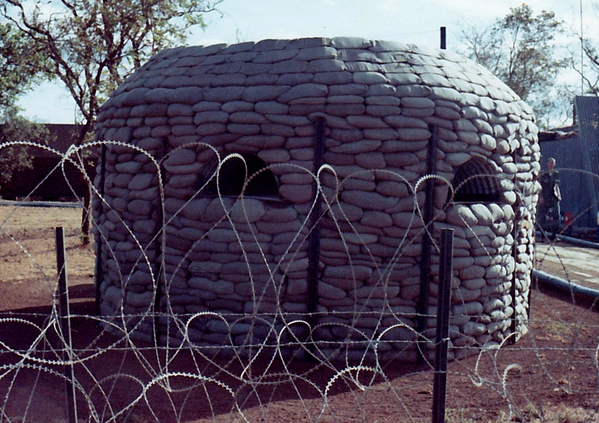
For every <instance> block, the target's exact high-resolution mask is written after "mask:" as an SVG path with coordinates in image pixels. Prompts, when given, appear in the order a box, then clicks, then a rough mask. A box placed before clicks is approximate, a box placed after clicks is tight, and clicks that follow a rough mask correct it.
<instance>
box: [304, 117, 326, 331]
mask: <svg viewBox="0 0 599 423" xmlns="http://www.w3.org/2000/svg"><path fill="white" fill-rule="evenodd" d="M315 125H316V134H315V140H314V141H315V148H314V162H313V169H312V172H313V174H314V175H315V176H316V177H317V176H318V170H319V169H320V167H321V166H322V165H323V163H324V117H322V116H319V117H317V118H316V121H315ZM312 186H313V191H314V195H315V198H316V199H315V204H314V210H313V211H312V218H311V222H310V226H311V232H310V235H309V237H308V243H309V251H308V316H307V317H308V323H309V324H310V328H311V329H312V330H313V329H314V327H315V326H316V324H317V323H318V319H317V316H316V312H317V310H318V279H319V278H318V269H319V266H318V263H319V261H320V223H319V222H320V213H321V201H322V200H321V197H320V192H319V191H318V186H317V183H316V181H314V182H313V183H312Z"/></svg>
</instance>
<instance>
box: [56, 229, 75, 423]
mask: <svg viewBox="0 0 599 423" xmlns="http://www.w3.org/2000/svg"><path fill="white" fill-rule="evenodd" d="M56 268H57V271H58V312H59V320H60V331H61V332H62V342H63V347H62V349H63V353H62V359H63V361H70V360H71V359H72V358H73V357H72V354H71V352H70V349H71V346H72V342H71V330H70V329H71V328H70V324H69V314H70V311H69V291H68V288H67V264H66V249H65V242H64V231H63V228H62V227H57V228H56ZM64 374H65V395H66V407H67V416H68V421H69V423H77V409H76V408H75V383H74V380H75V374H74V369H73V364H68V365H66V366H65V372H64Z"/></svg>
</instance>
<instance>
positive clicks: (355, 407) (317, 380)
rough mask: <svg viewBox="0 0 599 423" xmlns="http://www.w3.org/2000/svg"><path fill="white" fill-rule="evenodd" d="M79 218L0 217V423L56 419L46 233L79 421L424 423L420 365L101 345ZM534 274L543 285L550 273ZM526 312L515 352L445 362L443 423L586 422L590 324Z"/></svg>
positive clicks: (118, 342) (428, 399)
mask: <svg viewBox="0 0 599 423" xmlns="http://www.w3.org/2000/svg"><path fill="white" fill-rule="evenodd" d="M80 213H81V211H80V209H58V208H28V207H27V208H25V207H23V208H18V209H14V208H11V207H0V226H1V232H0V342H1V344H0V393H1V395H0V421H11V422H12V421H18V422H50V423H56V422H64V421H66V419H67V417H66V413H65V409H66V406H65V404H66V401H65V388H64V386H65V385H64V379H63V377H62V375H63V373H64V371H65V367H64V366H61V365H60V359H61V358H62V357H63V352H62V350H61V348H60V347H61V346H62V345H64V343H63V342H62V341H61V340H60V339H59V337H58V335H57V331H58V329H57V328H58V325H57V324H54V323H55V322H57V320H56V314H55V312H54V311H53V308H52V304H53V301H54V291H55V286H56V258H55V235H54V234H55V231H54V228H55V227H56V226H63V227H64V228H65V233H66V243H67V266H68V278H69V286H70V293H71V312H72V313H73V314H74V315H76V316H78V317H73V318H72V319H71V330H72V332H71V333H72V337H73V347H74V354H75V358H76V360H75V361H76V364H75V366H74V371H75V377H76V380H77V383H78V386H77V394H76V397H77V409H78V418H79V421H102V422H105V421H116V422H151V421H159V422H165V423H170V422H177V421H181V422H204V421H205V422H208V421H210V422H225V421H228V422H242V421H249V422H263V421H269V422H277V423H278V422H283V423H285V422H293V423H299V422H311V421H320V422H379V423H383V422H388V423H391V422H403V421H410V422H430V421H431V407H432V396H433V388H432V386H433V383H432V381H433V372H432V370H431V369H430V366H428V365H421V366H417V365H407V364H402V363H388V364H384V365H383V366H382V367H381V368H380V369H378V370H377V371H374V369H368V368H363V369H361V370H356V369H352V368H351V367H350V366H346V365H345V364H343V363H336V364H335V366H332V365H330V364H326V363H314V362H306V361H303V360H299V359H295V360H285V361H282V360H280V359H277V358H276V357H273V356H272V355H268V354H265V355H264V357H265V358H264V359H259V360H256V361H254V362H249V361H248V360H247V359H245V358H243V357H234V358H225V357H213V356H211V355H207V356H201V355H200V354H199V353H198V352H197V351H193V350H189V349H182V350H179V349H176V348H174V347H173V348H170V349H166V348H160V349H154V348H151V346H149V345H147V344H142V343H139V342H136V341H134V340H132V341H131V343H128V341H127V340H125V339H118V338H116V337H114V336H112V335H109V334H107V333H106V332H104V331H103V329H102V327H101V326H100V325H99V324H98V321H97V320H96V318H95V317H94V303H93V300H94V295H95V293H94V286H93V267H94V258H93V247H92V246H81V243H80V239H79V229H78V228H79V219H80ZM9 215H10V216H9ZM566 248H567V247H566ZM543 270H544V271H546V272H549V273H551V270H552V268H551V264H550V263H549V262H546V263H545V265H544V267H543ZM555 270H556V271H557V270H559V269H555ZM531 301H532V306H531V315H530V318H531V322H530V332H529V334H527V335H526V336H524V337H523V338H522V339H521V340H520V341H518V342H517V343H515V344H509V343H506V344H505V345H504V346H503V347H502V348H500V349H497V350H491V351H486V352H481V353H480V354H479V355H477V356H472V357H470V358H467V359H464V360H460V361H454V362H452V363H450V368H449V375H448V390H447V421H450V422H499V421H505V422H508V421H509V422H533V421H539V422H540V421H548V422H572V423H575V422H583V421H585V422H594V421H599V416H597V414H596V410H597V407H598V405H599V403H598V400H599V398H598V395H599V362H598V359H597V351H598V342H599V314H597V313H596V312H595V311H594V310H593V308H592V305H589V304H584V303H580V302H577V301H576V300H574V299H572V298H560V297H559V295H555V294H552V293H551V292H543V291H540V290H538V289H536V288H535V290H534V291H533V293H532V296H531ZM131 345H133V346H134V347H135V348H131ZM244 370H245V371H244ZM165 375H169V377H165ZM90 410H92V413H91V414H90ZM94 413H95V414H94Z"/></svg>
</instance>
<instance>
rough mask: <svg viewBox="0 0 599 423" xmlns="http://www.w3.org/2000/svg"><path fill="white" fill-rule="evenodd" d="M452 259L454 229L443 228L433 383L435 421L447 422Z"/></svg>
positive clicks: (438, 422) (437, 422) (435, 422)
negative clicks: (446, 400) (446, 401)
mask: <svg viewBox="0 0 599 423" xmlns="http://www.w3.org/2000/svg"><path fill="white" fill-rule="evenodd" d="M452 260H453V229H443V231H442V232H441V256H440V269H439V295H438V298H437V337H436V343H435V345H436V349H435V378H434V384H433V423H444V422H445V397H446V393H447V350H448V342H449V339H448V338H449V308H450V302H451V296H450V292H451V273H452Z"/></svg>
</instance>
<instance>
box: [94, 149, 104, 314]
mask: <svg viewBox="0 0 599 423" xmlns="http://www.w3.org/2000/svg"><path fill="white" fill-rule="evenodd" d="M106 150H107V147H106V144H102V154H101V157H100V186H99V187H98V192H99V195H100V205H99V207H100V211H99V216H103V215H104V185H105V183H106ZM92 204H93V201H92ZM102 245H103V241H102V238H101V235H100V236H99V237H98V243H97V247H96V248H97V250H96V271H95V274H96V275H95V276H96V277H95V285H96V286H95V287H96V302H95V308H96V314H97V315H100V299H101V293H100V285H101V284H102V280H103V279H104V273H103V270H102Z"/></svg>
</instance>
